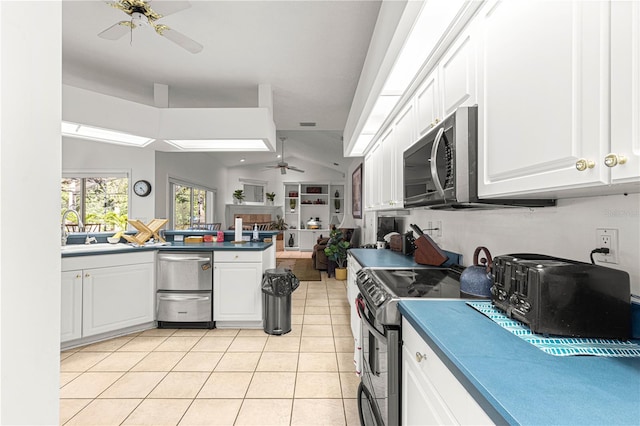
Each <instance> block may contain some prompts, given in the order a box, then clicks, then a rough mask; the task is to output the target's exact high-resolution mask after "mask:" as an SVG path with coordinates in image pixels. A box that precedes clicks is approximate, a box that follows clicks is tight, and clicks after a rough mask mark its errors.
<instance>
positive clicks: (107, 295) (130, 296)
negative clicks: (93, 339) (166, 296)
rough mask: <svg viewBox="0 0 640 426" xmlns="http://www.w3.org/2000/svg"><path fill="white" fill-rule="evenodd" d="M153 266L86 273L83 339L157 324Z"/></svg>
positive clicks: (122, 267) (134, 266) (115, 268)
mask: <svg viewBox="0 0 640 426" xmlns="http://www.w3.org/2000/svg"><path fill="white" fill-rule="evenodd" d="M153 266H154V264H153V263H143V264H137V265H126V266H115V267H110V268H96V269H85V270H84V271H83V272H84V275H83V282H82V299H83V304H82V305H83V312H82V336H83V337H86V336H91V335H94V334H99V333H104V332H107V331H112V330H117V329H120V328H125V327H129V326H134V325H139V324H143V323H145V322H151V321H153V320H154V312H155V309H154V305H155V291H154V290H155V283H154V276H153V270H154V267H153Z"/></svg>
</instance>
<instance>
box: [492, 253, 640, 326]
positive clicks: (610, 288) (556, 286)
mask: <svg viewBox="0 0 640 426" xmlns="http://www.w3.org/2000/svg"><path fill="white" fill-rule="evenodd" d="M492 276H493V281H494V285H493V287H491V293H492V297H491V299H492V301H493V304H494V305H495V306H496V307H497V308H499V309H501V310H503V311H505V312H506V314H507V315H508V316H509V317H511V318H514V319H517V320H519V321H522V322H523V323H525V324H527V325H528V326H529V328H530V329H531V331H533V332H534V333H541V334H555V335H560V336H572V337H594V338H608V339H628V338H630V337H631V289H630V284H629V274H628V273H626V272H624V271H620V270H617V269H611V268H605V267H603V266H599V265H592V264H590V263H583V262H578V261H575V260H567V259H561V258H557V257H551V256H546V255H542V254H529V253H526V254H524V253H523V254H509V255H503V256H496V257H495V258H494V259H493V267H492Z"/></svg>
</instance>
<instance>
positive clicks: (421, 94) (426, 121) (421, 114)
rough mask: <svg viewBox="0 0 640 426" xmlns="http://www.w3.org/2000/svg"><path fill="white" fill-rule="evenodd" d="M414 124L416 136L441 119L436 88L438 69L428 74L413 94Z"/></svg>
mask: <svg viewBox="0 0 640 426" xmlns="http://www.w3.org/2000/svg"><path fill="white" fill-rule="evenodd" d="M414 99H415V105H416V124H417V129H418V136H420V137H422V136H424V135H426V134H427V133H429V130H431V129H432V128H433V127H434V126H435V125H436V124H438V123H439V122H440V120H441V119H442V112H441V109H440V91H439V89H438V69H435V70H434V71H433V72H432V73H431V74H429V75H428V76H427V77H426V78H425V80H424V82H423V83H422V85H421V86H420V87H419V88H418V91H417V92H416V95H415V98H414Z"/></svg>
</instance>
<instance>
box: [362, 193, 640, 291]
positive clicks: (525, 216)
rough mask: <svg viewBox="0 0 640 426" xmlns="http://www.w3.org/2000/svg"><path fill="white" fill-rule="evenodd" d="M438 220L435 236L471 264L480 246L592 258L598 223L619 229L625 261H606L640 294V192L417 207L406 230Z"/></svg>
mask: <svg viewBox="0 0 640 426" xmlns="http://www.w3.org/2000/svg"><path fill="white" fill-rule="evenodd" d="M438 220H439V221H442V237H440V238H437V237H432V238H433V239H434V241H435V242H436V243H437V244H438V245H439V246H440V247H441V248H443V249H445V250H449V251H453V252H456V253H462V255H463V263H464V265H467V266H468V265H470V264H472V263H473V252H474V250H475V248H476V247H478V246H485V247H487V248H488V249H489V251H490V252H491V254H492V256H496V255H501V254H509V253H523V252H525V253H540V254H548V255H551V256H557V257H562V258H566V259H573V260H578V261H581V262H590V260H589V253H590V252H591V250H593V249H594V248H596V231H595V230H596V228H615V229H618V230H619V237H618V239H619V260H620V263H619V264H618V265H605V266H610V267H612V268H616V269H622V270H624V271H627V272H628V273H629V275H630V278H631V290H632V291H631V292H632V293H633V294H636V295H640V263H639V261H638V259H640V194H630V195H627V196H625V195H611V196H599V197H585V198H571V199H563V200H558V205H557V206H556V207H546V208H538V209H501V210H475V211H468V210H467V211H433V210H425V209H413V210H411V214H410V216H408V217H407V218H405V219H404V223H405V226H406V227H407V229H405V231H407V230H409V228H408V225H409V223H415V224H417V225H418V226H420V227H422V228H427V222H428V221H438ZM367 242H369V243H371V242H373V241H367Z"/></svg>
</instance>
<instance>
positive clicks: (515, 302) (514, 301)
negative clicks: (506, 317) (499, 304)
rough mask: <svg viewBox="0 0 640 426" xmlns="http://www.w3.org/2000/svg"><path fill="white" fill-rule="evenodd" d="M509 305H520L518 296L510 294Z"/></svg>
mask: <svg viewBox="0 0 640 426" xmlns="http://www.w3.org/2000/svg"><path fill="white" fill-rule="evenodd" d="M509 303H511V304H512V305H518V304H519V303H520V300H519V299H518V296H516V295H515V294H512V295H511V297H510V298H509Z"/></svg>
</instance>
